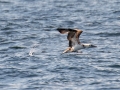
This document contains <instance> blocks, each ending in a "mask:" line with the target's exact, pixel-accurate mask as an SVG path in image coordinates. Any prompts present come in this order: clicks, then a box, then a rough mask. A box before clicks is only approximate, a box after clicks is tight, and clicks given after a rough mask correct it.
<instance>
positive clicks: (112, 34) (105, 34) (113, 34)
mask: <svg viewBox="0 0 120 90" xmlns="http://www.w3.org/2000/svg"><path fill="white" fill-rule="evenodd" d="M96 35H100V36H101V37H116V36H120V32H119V33H98V34H96Z"/></svg>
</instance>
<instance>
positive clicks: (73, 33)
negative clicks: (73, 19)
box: [57, 28, 83, 47]
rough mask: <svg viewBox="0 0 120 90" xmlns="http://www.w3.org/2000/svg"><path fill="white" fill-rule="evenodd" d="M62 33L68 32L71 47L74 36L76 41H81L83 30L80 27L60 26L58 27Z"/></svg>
mask: <svg viewBox="0 0 120 90" xmlns="http://www.w3.org/2000/svg"><path fill="white" fill-rule="evenodd" d="M57 30H58V31H59V32H60V33H61V34H65V33H68V36H67V39H68V40H69V47H72V40H71V39H72V38H73V37H74V36H75V37H76V41H77V42H78V43H80V41H79V36H80V34H81V33H82V32H83V31H82V30H79V29H69V28H58V29H57Z"/></svg>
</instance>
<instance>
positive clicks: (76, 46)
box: [72, 44, 95, 51]
mask: <svg viewBox="0 0 120 90" xmlns="http://www.w3.org/2000/svg"><path fill="white" fill-rule="evenodd" d="M91 47H95V46H94V45H92V44H76V45H74V46H72V51H78V50H80V49H84V48H91Z"/></svg>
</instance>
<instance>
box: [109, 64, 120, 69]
mask: <svg viewBox="0 0 120 90" xmlns="http://www.w3.org/2000/svg"><path fill="white" fill-rule="evenodd" d="M109 67H111V68H120V65H117V64H116V65H109Z"/></svg>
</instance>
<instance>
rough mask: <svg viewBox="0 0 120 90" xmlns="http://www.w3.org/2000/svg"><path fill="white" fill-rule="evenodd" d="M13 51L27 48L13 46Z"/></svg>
mask: <svg viewBox="0 0 120 90" xmlns="http://www.w3.org/2000/svg"><path fill="white" fill-rule="evenodd" d="M9 48H11V49H25V48H26V47H21V46H13V47H9Z"/></svg>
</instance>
